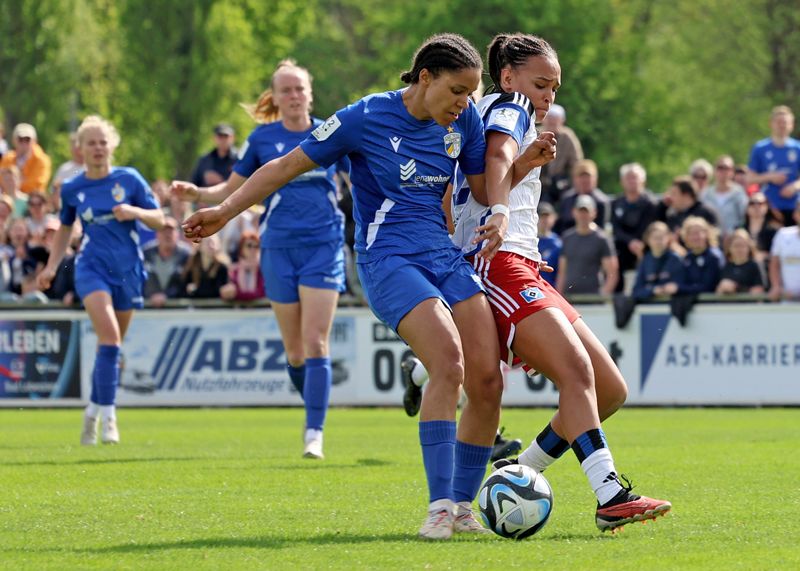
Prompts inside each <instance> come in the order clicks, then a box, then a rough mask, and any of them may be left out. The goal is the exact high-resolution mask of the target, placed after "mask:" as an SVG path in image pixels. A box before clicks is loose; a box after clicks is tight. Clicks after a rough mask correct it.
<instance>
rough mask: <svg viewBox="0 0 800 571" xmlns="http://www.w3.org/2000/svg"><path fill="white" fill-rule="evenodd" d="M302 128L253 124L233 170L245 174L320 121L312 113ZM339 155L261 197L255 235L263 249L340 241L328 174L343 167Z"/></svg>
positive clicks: (341, 228)
mask: <svg viewBox="0 0 800 571" xmlns="http://www.w3.org/2000/svg"><path fill="white" fill-rule="evenodd" d="M311 122H312V126H311V128H310V129H308V130H306V131H289V130H288V129H287V128H286V127H284V126H283V123H282V122H281V121H275V122H272V123H265V124H263V125H259V126H258V127H256V128H255V129H253V132H252V133H250V136H249V137H248V138H247V142H246V143H245V145H244V147H242V150H241V152H240V154H239V156H240V158H239V161H238V162H237V163H236V164H235V165H234V167H233V171H234V172H235V173H236V174H238V175H241V176H243V177H245V178H248V177H250V176H251V175H252V174H253V173H254V172H256V170H258V169H259V167H261V166H262V165H265V164H266V163H268V162H269V161H271V160H273V159H276V158H278V157H282V156H283V155H285V154H287V153H289V152H290V151H292V150H293V149H294V148H295V147H297V145H298V144H299V143H300V142H301V141H303V140H305V139H306V138H307V137H308V136H309V135H310V134H311V132H312V131H313V130H314V129H315V128H316V127H319V126H320V125H322V120H321V119H317V118H315V117H312V119H311ZM349 169H350V162H349V161H348V160H347V158H346V157H345V158H344V159H343V160H342V161H339V163H337V164H336V165H331V166H330V167H328V168H327V169H325V168H318V169H314V170H312V171H309V172H307V173H304V174H301V175H300V176H298V177H297V178H296V179H294V180H293V181H291V182H290V183H289V184H287V185H286V186H283V187H281V188H280V189H278V191H277V192H275V193H274V194H272V195H270V196H269V197H267V198H266V199H265V200H264V207H265V208H266V211H265V212H264V215H263V216H262V217H261V224H260V226H259V234H261V245H262V247H264V248H286V247H294V246H305V245H312V244H324V243H328V242H337V241H338V242H343V241H344V215H343V214H342V212H341V211H340V210H339V207H338V200H337V192H336V190H337V189H336V183H335V181H334V174H335V173H336V172H337V171H345V172H346V171H348V170H349Z"/></svg>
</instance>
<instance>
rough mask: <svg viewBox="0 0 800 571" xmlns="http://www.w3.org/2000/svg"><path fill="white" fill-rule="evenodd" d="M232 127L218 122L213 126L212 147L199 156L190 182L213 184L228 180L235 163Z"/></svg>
mask: <svg viewBox="0 0 800 571" xmlns="http://www.w3.org/2000/svg"><path fill="white" fill-rule="evenodd" d="M235 134H236V133H235V131H234V130H233V127H231V126H230V125H228V124H226V123H220V124H219V125H217V126H216V127H214V148H213V149H211V151H209V152H208V153H207V154H205V155H203V156H202V157H200V159H199V160H198V161H197V165H195V167H194V171H193V173H192V179H191V180H192V182H193V183H194V184H196V185H197V186H214V185H216V184H219V183H221V182H225V181H226V180H228V177H229V176H231V172H233V165H235V164H236V158H237V157H236V152H237V151H236V147H234V146H233V141H234V137H235Z"/></svg>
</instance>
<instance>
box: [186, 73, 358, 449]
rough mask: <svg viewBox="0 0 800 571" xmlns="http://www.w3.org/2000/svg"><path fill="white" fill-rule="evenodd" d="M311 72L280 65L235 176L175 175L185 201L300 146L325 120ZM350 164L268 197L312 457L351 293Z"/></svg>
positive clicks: (265, 251)
mask: <svg viewBox="0 0 800 571" xmlns="http://www.w3.org/2000/svg"><path fill="white" fill-rule="evenodd" d="M312 101H313V97H312V93H311V75H310V74H309V73H308V70H306V69H305V68H302V67H299V66H297V65H296V64H295V63H294V62H293V61H291V60H284V61H282V62H281V63H279V64H278V67H277V69H276V70H275V72H274V73H273V74H272V82H271V85H270V89H268V90H267V91H265V92H264V93H263V94H262V95H261V97H260V98H259V101H258V103H256V105H255V109H254V111H253V115H254V118H255V119H256V120H257V121H259V122H261V123H262V124H261V125H259V126H258V127H256V128H255V130H253V132H252V133H251V134H250V136H249V137H248V139H247V143H246V144H245V146H244V148H243V149H242V152H241V154H240V159H239V161H238V162H237V163H236V165H235V166H234V167H233V173H232V174H231V176H230V178H229V179H228V180H227V181H226V182H223V183H220V184H218V185H216V186H213V187H210V188H197V187H196V186H195V185H193V184H191V183H188V182H181V181H175V182H173V184H172V192H173V193H175V194H177V195H178V196H180V197H181V198H182V199H184V200H194V201H199V202H205V203H212V204H214V203H219V202H221V201H222V200H224V199H225V198H227V197H228V196H230V195H231V194H233V192H234V191H236V189H238V188H239V187H240V186H242V184H243V183H244V181H246V180H247V178H248V177H250V176H251V175H252V174H253V173H254V172H255V171H256V170H258V168H259V167H260V166H261V165H264V164H266V163H268V162H269V161H271V160H273V159H276V158H279V157H282V156H284V155H286V154H288V153H290V152H291V151H292V150H294V149H295V148H296V147H297V145H298V144H300V142H301V141H303V140H305V139H306V138H307V137H308V136H309V135H310V134H311V131H312V130H313V129H315V128H317V127H319V126H320V125H321V124H322V121H321V120H320V119H317V118H315V117H312V116H311V115H310V114H309V113H310V110H311V103H312ZM349 168H350V164H349V161H348V160H347V158H346V157H343V158H342V160H340V161H338V162H337V163H334V164H332V165H331V166H329V167H327V168H321V167H320V168H315V169H313V170H311V171H310V172H307V173H305V174H301V175H300V176H298V177H297V178H295V179H294V180H290V181H288V182H287V183H286V184H285V185H283V186H282V187H281V188H279V189H278V190H277V192H275V194H273V195H271V196H268V197H267V198H265V199H264V207H265V208H266V212H265V214H264V216H263V218H262V220H261V224H260V228H259V233H260V234H261V271H262V273H263V274H264V281H265V283H266V287H267V297H268V298H269V299H270V301H271V302H272V310H273V311H274V312H275V317H276V319H277V320H278V326H279V327H280V330H281V337H282V339H283V344H284V347H285V349H286V359H287V361H288V370H289V378H290V379H291V381H292V384H293V385H294V386H295V388H297V391H298V392H299V393H300V395H301V396H302V397H303V401H304V402H305V409H306V420H305V432H304V438H305V448H304V450H303V456H304V457H305V458H312V459H314V458H316V459H322V458H323V457H324V455H323V452H322V429H323V426H324V424H325V415H326V413H327V411H328V397H329V395H330V390H331V378H332V374H331V358H330V347H329V338H330V332H331V327H332V325H333V314H334V312H335V311H336V306H337V303H338V301H339V293H340V292H342V291H344V285H345V283H344V279H345V278H344V275H345V273H344V251H343V247H344V215H343V214H342V212H341V211H340V210H339V208H338V207H337V196H336V190H337V189H336V178H335V175H336V173H337V172H347V171H348V170H349Z"/></svg>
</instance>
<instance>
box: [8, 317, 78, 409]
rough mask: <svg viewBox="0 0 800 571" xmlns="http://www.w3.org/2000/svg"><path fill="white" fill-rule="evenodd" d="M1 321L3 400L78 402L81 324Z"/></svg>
mask: <svg viewBox="0 0 800 571" xmlns="http://www.w3.org/2000/svg"><path fill="white" fill-rule="evenodd" d="M9 317H14V319H7V318H6V319H2V320H0V399H28V400H38V399H59V398H79V397H80V384H79V378H80V373H79V359H78V344H79V341H80V336H79V328H78V323H77V322H74V321H71V320H33V319H26V318H23V317H22V316H18V315H14V314H12V315H9Z"/></svg>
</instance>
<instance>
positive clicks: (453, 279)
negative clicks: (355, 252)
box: [357, 248, 485, 331]
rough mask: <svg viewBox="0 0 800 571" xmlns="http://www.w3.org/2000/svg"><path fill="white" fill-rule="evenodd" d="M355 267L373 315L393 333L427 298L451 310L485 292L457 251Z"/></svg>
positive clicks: (467, 263)
mask: <svg viewBox="0 0 800 571" xmlns="http://www.w3.org/2000/svg"><path fill="white" fill-rule="evenodd" d="M357 266H358V276H359V278H360V279H361V285H362V287H363V288H364V295H365V296H366V298H367V302H368V303H369V306H370V307H371V308H372V311H373V313H375V315H376V316H377V317H378V319H380V320H381V321H383V322H384V323H385V324H386V325H388V326H389V327H391V328H392V329H394V330H395V331H397V326H398V325H399V324H400V320H401V319H403V317H405V316H406V314H407V313H408V312H409V311H411V310H412V309H414V308H415V307H416V306H417V305H419V304H420V303H421V302H423V301H425V300H426V299H430V298H438V299H441V300H442V301H443V302H444V303H445V305H447V306H448V307H452V306H453V305H455V304H456V303H458V302H460V301H464V300H465V299H469V298H470V297H472V296H473V295H475V294H476V293H481V292H484V291H485V290H484V289H483V285H482V284H481V280H480V278H479V277H478V276H477V274H476V273H475V271H474V270H473V269H472V266H471V265H470V263H469V262H467V261H466V260H465V259H464V257H463V256H462V254H461V251H460V250H457V249H456V248H452V249H449V248H448V249H446V250H433V251H429V252H421V253H418V254H411V255H405V256H399V255H392V256H387V257H385V258H381V259H379V260H376V261H374V262H364V263H362V262H358V264H357Z"/></svg>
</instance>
